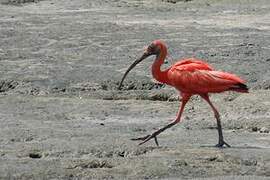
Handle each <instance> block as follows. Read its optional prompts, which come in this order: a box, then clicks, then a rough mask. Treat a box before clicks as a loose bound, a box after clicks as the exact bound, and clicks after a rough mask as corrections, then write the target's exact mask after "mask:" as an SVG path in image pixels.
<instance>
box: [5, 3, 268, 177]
mask: <svg viewBox="0 0 270 180" xmlns="http://www.w3.org/2000/svg"><path fill="white" fill-rule="evenodd" d="M0 2H3V4H2V5H0V104H1V106H0V114H1V116H0V179H189V178H196V179H197V178H198V179H201V178H209V179H270V133H269V130H270V110H269V109H270V91H269V89H270V70H269V69H270V51H269V49H270V44H269V42H270V33H269V32H270V3H269V1H268V0H257V1H251V0H193V1H187V2H186V1H177V0H176V1H174V0H170V1H169V0H167V1H166V0H164V1H162V0H150V1H147V0H103V1H100V0H91V1H90V0H77V1H74V0H73V1H72V0H48V1H47V0H44V1H35V2H34V3H16V1H12V3H7V2H9V1H4V0H2V1H0ZM21 2H24V1H21ZM154 39H163V40H164V41H165V42H166V43H167V44H168V47H169V54H170V57H171V58H169V59H168V63H167V64H166V65H165V66H164V67H167V66H169V65H170V64H172V63H174V62H175V61H176V60H177V59H179V58H184V57H197V58H202V59H205V60H207V61H208V62H209V63H211V64H212V65H213V66H214V67H215V68H216V69H222V70H224V71H228V72H232V73H235V74H237V75H239V76H241V77H243V78H244V79H246V80H247V84H248V86H249V87H250V93H249V94H236V93H223V94H214V95H211V99H212V100H213V103H214V104H216V106H217V108H218V109H219V111H220V113H221V115H222V117H221V118H222V125H223V127H224V136H225V140H226V141H227V142H229V144H231V146H232V147H231V148H223V149H218V148H215V147H214V145H215V144H216V143H217V130H216V123H215V120H214V117H213V114H212V112H211V110H210V108H209V107H208V105H207V104H206V103H205V102H204V101H202V100H201V99H200V98H198V97H196V96H195V97H194V98H192V101H190V102H189V103H188V105H187V107H186V110H185V113H184V116H183V118H182V120H183V121H182V122H181V123H180V124H179V125H177V126H175V127H173V128H171V129H170V130H167V131H166V132H164V133H163V134H161V135H160V136H159V141H160V147H156V146H155V144H154V142H153V141H150V142H149V143H146V144H145V145H142V146H137V144H138V143H137V142H134V141H130V138H134V137H137V136H143V135H146V134H148V133H151V132H153V131H154V130H155V129H157V128H160V127H162V126H164V125H165V124H167V123H168V122H169V121H171V120H173V119H174V117H175V115H176V112H177V110H178V107H179V100H178V93H177V92H176V91H175V90H174V89H173V88H171V87H168V86H165V85H162V84H159V83H157V82H156V81H154V80H153V79H152V76H151V71H150V65H151V63H152V62H153V61H152V59H153V58H148V60H145V62H144V63H142V64H141V65H139V66H138V67H136V68H135V69H134V70H133V71H132V72H131V73H130V74H129V76H128V78H127V79H126V81H125V84H124V87H123V90H121V91H118V90H117V88H116V87H117V85H118V84H119V80H120V79H121V76H123V73H124V72H125V70H126V69H127V67H128V66H129V65H130V64H131V63H132V62H133V61H134V59H135V58H136V57H139V56H140V55H141V54H142V52H143V47H144V46H146V45H148V44H149V43H150V42H151V41H152V40H154Z"/></svg>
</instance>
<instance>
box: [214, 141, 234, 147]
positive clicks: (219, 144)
mask: <svg viewBox="0 0 270 180" xmlns="http://www.w3.org/2000/svg"><path fill="white" fill-rule="evenodd" d="M224 145H226V146H227V147H231V146H230V145H229V144H228V143H226V142H225V141H224V140H223V139H222V140H219V141H218V144H217V145H216V147H218V148H223V147H224Z"/></svg>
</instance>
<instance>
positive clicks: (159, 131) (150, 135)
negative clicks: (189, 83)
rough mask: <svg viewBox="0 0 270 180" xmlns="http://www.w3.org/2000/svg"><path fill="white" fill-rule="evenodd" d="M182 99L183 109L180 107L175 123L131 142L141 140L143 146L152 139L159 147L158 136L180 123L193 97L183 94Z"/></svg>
mask: <svg viewBox="0 0 270 180" xmlns="http://www.w3.org/2000/svg"><path fill="white" fill-rule="evenodd" d="M182 97H183V98H182V104H181V107H180V109H179V111H178V113H177V117H176V119H175V120H174V121H173V122H171V123H169V124H168V125H166V126H164V127H163V128H161V129H159V130H157V131H155V132H154V133H152V134H149V135H146V136H143V137H139V138H133V139H131V140H133V141H137V140H141V141H143V142H141V143H140V144H139V145H142V144H144V143H146V142H147V141H149V140H150V139H152V138H154V139H155V142H156V145H157V146H159V144H158V141H157V136H158V135H159V134H160V133H162V132H163V131H165V130H166V129H168V128H170V127H172V126H174V125H175V124H177V123H178V122H180V119H181V115H182V113H183V111H184V107H185V105H186V103H187V102H188V100H189V99H190V97H191V95H189V94H182Z"/></svg>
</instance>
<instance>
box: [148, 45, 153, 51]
mask: <svg viewBox="0 0 270 180" xmlns="http://www.w3.org/2000/svg"><path fill="white" fill-rule="evenodd" d="M148 51H149V52H154V51H155V45H154V44H150V45H149V46H148Z"/></svg>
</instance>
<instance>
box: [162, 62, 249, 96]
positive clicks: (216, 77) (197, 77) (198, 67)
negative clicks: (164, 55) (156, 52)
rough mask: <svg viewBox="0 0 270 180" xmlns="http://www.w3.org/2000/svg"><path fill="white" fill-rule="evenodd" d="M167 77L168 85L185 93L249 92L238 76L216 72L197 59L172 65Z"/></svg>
mask: <svg viewBox="0 0 270 180" xmlns="http://www.w3.org/2000/svg"><path fill="white" fill-rule="evenodd" d="M167 77H168V80H167V81H168V82H167V83H168V84H170V85H172V86H174V87H175V88H176V89H178V90H179V91H181V92H183V93H191V94H204V93H219V92H223V91H229V90H232V91H238V92H247V91H248V90H247V88H246V87H244V86H243V83H244V82H245V81H244V80H242V79H241V78H239V77H238V76H236V75H234V74H230V73H226V72H221V71H214V69H213V68H212V67H211V66H210V65H209V64H207V63H206V62H204V61H202V60H199V59H195V58H190V59H184V60H181V61H179V62H177V63H175V64H174V65H172V66H171V68H169V69H168V70H167ZM165 83H166V82H165ZM241 85H242V86H241Z"/></svg>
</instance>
